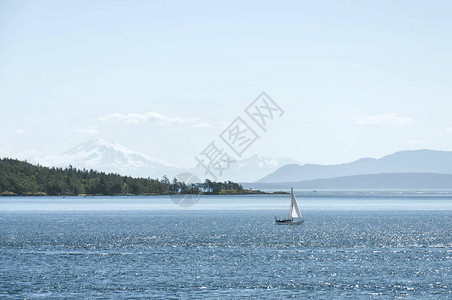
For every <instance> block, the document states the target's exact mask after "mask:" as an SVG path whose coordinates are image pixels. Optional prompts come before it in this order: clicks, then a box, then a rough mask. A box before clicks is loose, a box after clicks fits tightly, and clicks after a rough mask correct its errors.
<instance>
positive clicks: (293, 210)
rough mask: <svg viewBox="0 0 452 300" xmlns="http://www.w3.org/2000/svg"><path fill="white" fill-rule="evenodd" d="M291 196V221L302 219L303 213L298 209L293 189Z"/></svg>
mask: <svg viewBox="0 0 452 300" xmlns="http://www.w3.org/2000/svg"><path fill="white" fill-rule="evenodd" d="M290 194H291V198H292V199H291V200H292V201H291V203H290V212H289V219H295V218H301V212H300V209H299V208H298V203H297V199H296V198H295V195H294V194H293V189H291V191H290Z"/></svg>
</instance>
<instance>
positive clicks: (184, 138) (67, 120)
mask: <svg viewBox="0 0 452 300" xmlns="http://www.w3.org/2000/svg"><path fill="white" fill-rule="evenodd" d="M451 15H452V2H450V1H205V2H203V1H20V0H18V1H4V0H0V156H8V157H19V158H31V157H36V156H47V155H55V154H59V153H62V152H64V151H66V150H67V149H69V148H72V147H73V146H74V145H76V144H79V143H83V142H86V141H88V140H90V139H93V138H102V139H105V140H107V141H110V142H113V143H119V144H122V145H124V146H126V147H128V148H130V149H133V150H135V151H138V152H141V153H144V154H146V155H148V156H151V157H154V158H158V159H161V160H164V161H166V162H169V163H173V164H177V165H180V166H185V167H190V166H192V165H193V164H195V160H194V158H195V156H197V155H199V153H201V152H202V151H203V150H204V149H205V148H206V147H207V146H208V145H209V144H210V143H211V142H212V141H218V142H217V143H218V144H219V145H220V146H221V147H224V148H225V149H228V148H227V147H228V146H227V145H225V144H221V139H220V137H219V136H220V134H221V133H222V132H223V131H224V130H225V129H226V128H227V126H228V125H229V124H231V123H232V122H233V121H234V120H235V119H236V118H237V117H241V118H242V119H243V120H244V121H245V122H246V123H247V124H248V125H249V126H250V127H253V129H254V130H255V131H256V133H257V134H258V135H259V139H257V140H256V141H255V142H254V143H253V144H252V145H250V147H249V148H247V149H246V151H245V152H244V153H243V156H251V155H253V154H255V153H257V154H259V155H263V156H267V157H271V158H281V157H290V158H292V159H295V160H298V161H299V162H301V163H321V164H337V163H343V162H349V161H353V160H356V159H359V158H361V157H376V158H378V157H382V156H384V155H387V154H390V153H392V152H396V151H401V150H407V149H435V150H452V118H450V115H451V112H452V85H451V80H452V57H451V55H450V53H452V39H451V38H450V34H451V32H452V19H451V18H450V16H451ZM262 91H265V92H266V93H267V94H268V96H269V97H271V99H273V101H274V103H276V104H277V105H278V106H279V107H280V108H281V109H282V111H283V113H282V115H281V116H279V115H278V116H275V117H274V119H273V120H269V122H268V128H267V129H266V131H263V130H261V128H259V127H256V126H257V124H256V123H254V122H253V121H252V120H251V119H250V118H249V116H248V115H247V114H246V113H245V112H244V110H245V109H246V107H248V105H249V104H250V103H251V102H252V101H253V100H254V99H255V98H256V97H257V96H258V95H259V94H260V93H261V92H262ZM270 121H271V122H270Z"/></svg>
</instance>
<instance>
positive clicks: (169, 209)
mask: <svg viewBox="0 0 452 300" xmlns="http://www.w3.org/2000/svg"><path fill="white" fill-rule="evenodd" d="M296 196H297V199H298V202H299V207H300V209H301V211H302V213H303V218H304V220H305V221H304V223H303V224H301V225H299V226H276V225H275V222H274V218H275V216H276V217H286V216H287V214H288V209H289V203H290V195H249V196H202V197H201V198H199V201H198V202H197V203H195V204H194V205H193V206H191V207H180V206H177V205H175V204H174V203H173V202H172V200H174V199H170V198H169V197H168V196H153V197H151V196H149V197H145V196H136V197H132V196H131V197H65V198H63V197H1V198H0V298H1V299H62V298H64V299H138V298H156V299H218V298H234V299H240V298H246V299H285V298H305V299H394V298H401V299H451V298H452V230H451V229H452V191H317V192H313V191H297V192H296ZM196 200H198V199H196ZM176 202H177V201H176Z"/></svg>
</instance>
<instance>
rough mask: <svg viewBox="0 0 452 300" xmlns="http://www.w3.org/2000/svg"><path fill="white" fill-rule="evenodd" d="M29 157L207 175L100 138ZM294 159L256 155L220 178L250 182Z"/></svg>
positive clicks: (55, 163) (138, 173)
mask: <svg viewBox="0 0 452 300" xmlns="http://www.w3.org/2000/svg"><path fill="white" fill-rule="evenodd" d="M30 161H32V162H35V163H39V164H41V165H45V166H49V167H63V168H65V167H67V166H69V165H72V166H73V167H76V168H79V169H83V168H85V169H94V170H99V171H103V172H107V173H118V174H121V175H128V176H134V177H145V178H147V177H151V178H162V176H163V175H166V176H167V177H168V178H172V177H174V176H176V175H177V174H180V173H185V172H190V173H193V174H195V175H197V176H198V177H199V178H200V179H201V180H204V179H205V177H206V176H205V170H204V169H202V168H201V167H196V166H194V167H193V168H182V167H179V166H176V165H173V164H170V163H167V162H165V161H163V160H159V159H155V158H151V157H149V156H147V155H145V154H142V153H139V152H136V151H133V150H131V149H129V148H127V147H125V146H123V145H120V144H118V143H111V142H108V141H105V140H103V139H100V138H97V139H93V140H90V141H88V142H86V143H82V144H79V145H77V146H75V147H72V148H70V149H69V150H67V151H66V152H64V153H62V154H60V155H54V156H48V157H36V158H33V159H30ZM295 162H296V161H295V160H293V159H289V158H282V159H272V158H267V157H262V156H259V155H253V156H251V157H248V158H244V159H241V160H236V161H234V162H232V163H231V165H230V167H229V169H227V170H225V171H224V172H223V176H222V177H220V178H218V180H220V181H224V180H231V181H234V182H239V181H240V182H251V181H255V180H257V179H259V178H261V177H263V176H265V175H267V174H269V173H271V172H273V171H275V170H276V169H278V168H279V167H281V166H284V165H286V164H291V163H295ZM195 163H196V161H195V160H194V159H193V164H195Z"/></svg>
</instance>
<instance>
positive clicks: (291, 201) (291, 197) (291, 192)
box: [289, 188, 293, 220]
mask: <svg viewBox="0 0 452 300" xmlns="http://www.w3.org/2000/svg"><path fill="white" fill-rule="evenodd" d="M292 210H293V188H290V210H289V220H293V218H292Z"/></svg>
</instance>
